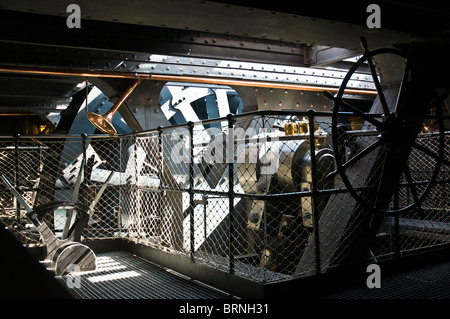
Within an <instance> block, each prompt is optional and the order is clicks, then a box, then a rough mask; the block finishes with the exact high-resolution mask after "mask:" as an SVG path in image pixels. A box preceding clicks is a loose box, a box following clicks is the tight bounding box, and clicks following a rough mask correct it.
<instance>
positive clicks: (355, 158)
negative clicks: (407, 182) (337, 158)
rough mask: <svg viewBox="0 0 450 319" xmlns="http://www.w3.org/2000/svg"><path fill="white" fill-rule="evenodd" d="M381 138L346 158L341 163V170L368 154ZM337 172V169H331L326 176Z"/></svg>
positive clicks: (332, 175)
mask: <svg viewBox="0 0 450 319" xmlns="http://www.w3.org/2000/svg"><path fill="white" fill-rule="evenodd" d="M381 144H382V143H381V140H377V141H375V142H373V143H372V144H370V145H369V146H367V147H366V148H365V149H363V150H362V151H361V152H359V153H358V154H356V155H355V156H354V157H352V158H351V159H350V160H348V161H347V162H345V163H344V164H342V165H341V169H342V171H345V170H346V169H347V168H349V167H350V166H351V165H353V164H355V163H356V162H358V161H359V160H361V159H362V158H363V157H365V156H367V155H368V154H370V153H371V152H372V151H374V150H375V149H376V148H377V147H378V146H380V145H381ZM337 173H338V171H337V170H336V171H333V172H331V173H330V174H328V175H327V177H328V178H331V177H334V176H335V175H336V174H337Z"/></svg>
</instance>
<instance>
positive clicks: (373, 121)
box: [341, 100, 383, 128]
mask: <svg viewBox="0 0 450 319" xmlns="http://www.w3.org/2000/svg"><path fill="white" fill-rule="evenodd" d="M341 103H342V104H343V105H344V106H345V107H347V108H349V109H350V110H352V112H353V113H355V114H357V115H359V116H360V117H361V118H363V119H364V120H366V121H367V122H369V123H371V124H373V125H375V126H376V127H377V128H382V126H383V124H382V123H381V122H380V121H377V120H376V119H375V118H373V117H371V116H369V113H364V112H362V111H360V110H358V109H357V108H356V107H354V106H353V105H351V104H349V103H348V102H345V101H344V100H341Z"/></svg>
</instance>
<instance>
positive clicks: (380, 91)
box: [367, 57, 391, 115]
mask: <svg viewBox="0 0 450 319" xmlns="http://www.w3.org/2000/svg"><path fill="white" fill-rule="evenodd" d="M367 62H368V64H369V69H370V73H372V79H373V83H374V84H375V88H376V89H377V93H378V98H379V99H380V103H381V106H382V108H383V111H384V115H389V114H391V111H390V110H389V107H388V105H387V102H386V98H385V96H384V93H383V89H382V88H381V84H380V81H379V80H378V75H377V71H376V69H375V65H374V64H373V61H372V57H368V58H367Z"/></svg>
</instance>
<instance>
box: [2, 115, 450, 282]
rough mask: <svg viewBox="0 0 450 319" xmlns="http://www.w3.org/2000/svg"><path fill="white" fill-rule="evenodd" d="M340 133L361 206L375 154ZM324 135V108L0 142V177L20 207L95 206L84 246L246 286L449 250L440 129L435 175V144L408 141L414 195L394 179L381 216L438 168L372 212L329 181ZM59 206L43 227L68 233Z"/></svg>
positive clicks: (426, 138)
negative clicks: (119, 241) (95, 244)
mask: <svg viewBox="0 0 450 319" xmlns="http://www.w3.org/2000/svg"><path fill="white" fill-rule="evenodd" d="M344 124H345V125H342V126H340V127H339V129H340V130H341V132H340V133H339V136H338V139H337V140H338V141H339V145H340V148H339V152H340V155H339V156H340V158H341V159H345V161H346V162H347V161H351V163H355V165H353V164H352V165H353V166H352V167H351V168H348V169H346V170H345V173H346V174H347V176H348V178H349V179H350V180H351V182H352V183H353V187H354V189H355V192H357V194H365V193H367V196H365V197H364V200H365V201H366V202H367V203H369V204H370V205H372V204H373V203H374V200H373V199H372V197H376V195H377V190H378V189H379V188H383V187H387V186H386V185H385V184H383V181H380V180H379V179H378V178H377V176H378V175H377V174H375V173H374V172H377V171H379V169H378V168H377V165H380V163H383V161H380V160H379V154H378V153H377V150H374V151H373V152H372V151H371V152H367V154H366V155H365V156H364V157H361V156H360V155H358V154H360V153H361V151H362V150H364V149H365V148H366V147H367V145H371V144H372V143H374V142H376V141H377V139H378V138H379V137H378V136H377V134H376V133H377V132H376V130H375V129H374V128H371V127H369V126H367V125H366V124H365V123H358V121H353V120H349V121H348V123H344ZM331 127H332V114H331V113H317V112H293V111H270V112H269V111H266V112H255V113H251V114H241V115H236V116H230V117H226V118H220V119H216V120H207V121H202V122H198V123H191V122H190V123H188V124H186V125H178V126H173V127H167V128H158V129H156V130H152V131H147V132H143V133H138V134H131V135H123V136H116V137H106V136H79V137H72V136H65V137H60V136H49V137H16V138H3V139H1V140H0V156H1V159H2V165H1V167H0V175H4V176H5V177H6V178H7V179H8V180H9V182H10V183H11V184H12V185H13V186H14V187H15V188H16V189H18V190H19V191H20V193H21V195H22V196H23V198H24V199H25V201H26V202H27V204H28V205H29V206H30V207H31V208H36V207H39V206H40V205H43V204H46V203H50V202H54V201H61V202H80V203H83V204H85V205H87V206H89V205H93V204H95V206H94V210H93V213H92V215H91V216H90V218H89V223H88V225H87V227H86V228H85V229H84V231H83V234H82V239H83V240H99V239H108V238H123V239H124V240H130V241H135V242H138V243H142V244H145V245H149V246H152V247H155V248H157V249H161V250H164V251H167V252H168V253H173V254H180V255H183V256H185V257H187V258H190V259H192V260H193V261H195V262H199V263H204V264H207V265H209V266H211V267H214V268H217V269H220V270H223V271H226V272H229V273H233V274H235V275H237V276H243V277H246V278H249V279H250V280H253V281H258V282H276V281H280V280H289V279H292V278H294V277H298V276H306V275H310V274H314V273H318V272H325V271H327V270H328V269H330V268H333V267H336V266H340V265H343V264H345V263H348V262H349V261H354V260H360V259H363V260H381V259H383V258H395V257H396V256H399V255H401V254H407V253H410V252H416V251H420V250H422V249H427V248H429V247H437V246H440V245H446V244H448V243H449V242H450V215H449V198H450V196H449V177H450V176H449V174H450V167H449V165H448V162H449V161H450V151H449V149H450V145H449V144H450V136H449V135H448V134H447V133H445V136H444V137H445V146H444V163H443V164H442V165H440V166H439V165H437V164H438V161H437V157H436V154H438V152H439V148H440V145H439V141H440V139H439V138H440V135H439V134H438V133H436V132H434V133H433V132H423V133H421V134H420V135H419V136H418V138H417V139H416V144H417V145H420V146H422V148H420V147H419V146H417V147H413V149H412V150H411V153H410V154H409V157H408V160H407V162H406V164H407V166H408V168H409V170H408V172H410V174H409V175H410V176H411V179H412V180H413V185H414V186H413V187H411V183H410V181H411V179H410V178H409V176H408V174H401V175H400V176H399V181H398V183H397V184H398V185H399V187H398V188H396V190H395V194H394V196H392V198H391V197H390V198H387V199H386V200H387V201H388V204H389V207H396V206H400V207H405V206H408V205H409V204H410V203H415V201H416V200H417V199H416V195H415V194H419V195H420V194H421V193H422V192H423V190H424V189H425V188H426V186H427V185H428V183H427V181H429V180H431V178H432V176H433V173H434V172H435V171H436V169H437V170H438V174H437V179H436V181H435V182H433V185H432V187H431V188H430V190H429V192H428V194H427V196H426V197H425V196H424V197H423V198H420V205H417V206H414V207H412V208H411V209H408V210H405V211H404V212H403V211H402V212H401V213H398V214H396V213H393V214H373V213H369V212H368V210H367V209H366V208H365V207H364V203H360V202H358V201H356V200H355V199H354V198H353V196H352V194H350V193H349V190H348V187H346V186H345V185H344V183H343V181H342V180H341V177H340V174H337V173H336V170H337V164H336V154H335V150H334V149H333V141H332V134H331V133H332V132H331ZM336 134H337V133H336ZM358 156H359V157H358ZM355 157H356V159H354V160H352V158H355ZM360 160H362V162H360V163H357V162H359V161H360ZM105 183H107V187H106V189H105V191H104V192H103V194H102V196H101V197H100V199H99V200H98V202H97V203H94V198H95V196H96V195H97V194H98V192H99V190H100V188H101V186H102V185H103V184H105ZM367 189H369V190H370V191H369V192H367ZM374 190H375V191H374ZM0 192H1V197H0V209H1V211H0V221H1V223H3V224H4V225H5V226H6V227H7V228H8V229H10V230H11V231H12V232H13V233H14V234H15V235H16V236H17V238H18V239H19V240H20V241H21V242H22V243H23V244H24V245H25V246H27V247H32V246H42V245H44V243H43V241H42V238H41V236H40V234H39V232H38V231H37V229H36V227H35V226H34V225H33V223H32V222H30V219H29V218H28V215H27V211H26V210H25V209H24V207H22V205H20V204H19V203H18V201H17V200H16V199H15V197H14V196H13V194H12V193H11V191H10V190H9V189H8V188H7V187H6V186H5V185H3V184H0ZM369 195H370V196H369ZM375 202H376V201H375ZM72 210H73V209H72ZM72 210H70V209H55V210H54V211H51V212H49V213H48V214H47V215H46V216H43V221H44V222H45V223H46V224H47V225H48V226H49V227H50V228H51V229H52V230H53V232H54V233H55V234H56V235H57V236H59V237H64V236H67V231H68V229H70V227H71V225H73V223H74V221H75V220H76V214H75V217H72V216H73V212H72Z"/></svg>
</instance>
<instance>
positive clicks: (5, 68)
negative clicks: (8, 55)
mask: <svg viewBox="0 0 450 319" xmlns="http://www.w3.org/2000/svg"><path fill="white" fill-rule="evenodd" d="M0 72H14V73H26V74H42V75H64V76H80V77H99V78H119V79H142V80H145V79H147V80H149V79H152V80H156V81H167V82H172V81H175V82H185V83H202V84H220V85H228V86H247V87H248V86H250V87H259V88H273V89H285V90H301V91H319V92H322V91H330V92H337V91H338V90H339V88H338V87H326V86H313V85H303V84H294V83H278V82H266V81H257V80H255V81H251V80H240V79H227V78H215V77H198V76H180V75H163V74H150V73H137V72H135V73H134V72H107V71H88V70H79V71H76V70H67V69H54V68H45V67H39V68H38V67H30V66H27V67H24V66H12V65H0ZM345 93H347V94H365V95H376V94H377V92H376V91H375V90H370V89H346V90H345Z"/></svg>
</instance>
